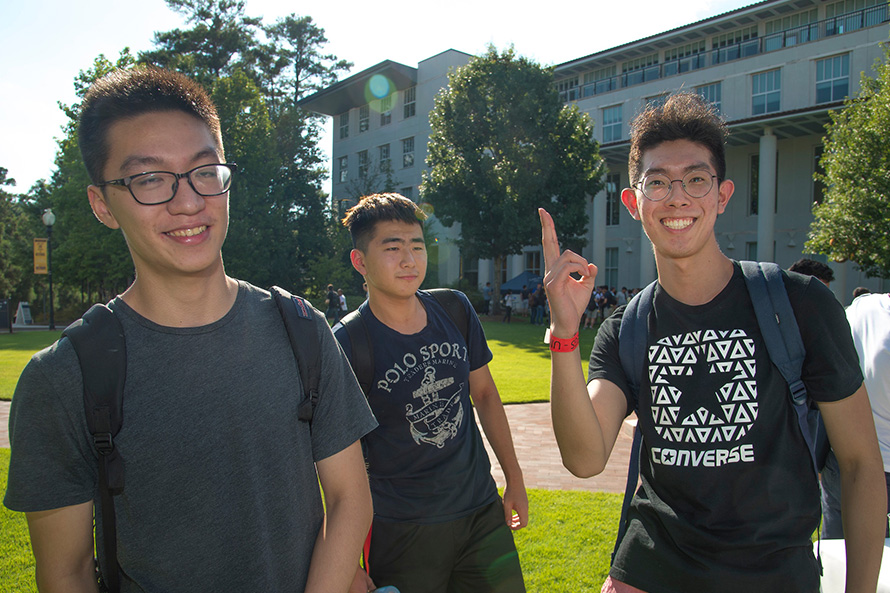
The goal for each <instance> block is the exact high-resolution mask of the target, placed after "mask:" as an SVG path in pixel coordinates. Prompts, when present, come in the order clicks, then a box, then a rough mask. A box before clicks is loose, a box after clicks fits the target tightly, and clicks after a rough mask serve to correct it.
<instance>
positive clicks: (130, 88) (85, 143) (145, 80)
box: [77, 66, 223, 183]
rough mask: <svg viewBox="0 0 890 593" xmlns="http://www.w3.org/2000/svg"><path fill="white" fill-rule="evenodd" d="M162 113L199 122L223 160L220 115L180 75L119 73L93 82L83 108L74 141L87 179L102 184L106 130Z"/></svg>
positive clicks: (151, 70)
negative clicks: (121, 121)
mask: <svg viewBox="0 0 890 593" xmlns="http://www.w3.org/2000/svg"><path fill="white" fill-rule="evenodd" d="M163 111H182V112H184V113H187V114H189V115H192V116H194V117H196V118H198V119H199V120H201V121H202V122H203V123H204V124H205V125H206V126H207V128H208V129H209V130H210V134H211V135H212V136H213V139H214V141H215V142H216V145H217V149H218V150H219V154H220V157H221V158H222V156H223V143H222V133H221V131H220V125H219V115H218V114H217V112H216V106H215V105H214V104H213V101H211V100H210V97H209V96H208V95H207V92H206V91H205V90H204V89H203V88H201V86H200V85H199V84H198V83H196V82H195V81H193V80H192V79H190V78H188V77H187V76H185V75H183V74H180V73H179V72H173V71H171V70H165V69H163V68H157V67H154V66H146V67H136V68H133V69H130V70H121V69H118V70H114V71H112V72H109V73H108V74H106V75H105V76H103V77H102V78H100V79H99V80H97V81H96V82H94V83H93V84H92V86H91V87H90V88H89V90H87V92H86V95H85V96H84V99H83V103H82V104H81V111H80V118H79V123H78V130H77V136H78V143H79V145H80V153H81V155H82V156H83V162H84V165H86V168H87V173H88V174H89V176H90V180H91V181H92V182H93V183H101V182H103V181H105V179H104V169H105V165H106V164H107V163H108V153H109V147H108V130H109V129H110V128H111V126H112V125H114V124H115V123H116V122H118V121H120V120H122V119H130V118H134V117H138V116H140V115H143V114H146V113H157V112H163Z"/></svg>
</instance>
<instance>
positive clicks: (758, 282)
mask: <svg viewBox="0 0 890 593" xmlns="http://www.w3.org/2000/svg"><path fill="white" fill-rule="evenodd" d="M739 264H740V266H741V268H742V273H743V274H744V277H745V286H746V287H747V289H748V294H749V295H750V297H751V303H752V304H753V305H754V313H755V315H756V317H757V325H758V326H759V328H760V333H761V334H762V335H763V340H764V342H765V343H766V349H767V351H768V353H769V357H770V360H771V361H772V362H773V364H775V365H776V366H777V367H778V368H779V371H780V372H781V373H782V377H784V379H785V381H786V383H787V384H788V387H789V391H790V401H791V405H792V406H793V407H794V410H795V413H796V416H797V421H798V426H799V427H800V431H801V434H802V435H803V438H804V441H806V444H807V447H808V449H809V451H810V455H809V457H810V465H811V466H812V468H813V471H815V473H816V477H817V479H818V476H819V472H820V471H821V470H822V468H823V467H824V466H825V460H826V458H827V456H828V450H829V448H830V446H829V443H828V439H827V436H826V434H825V427H824V425H823V424H822V419H821V416H820V414H819V411H818V408H816V407H815V405H813V404H811V403H810V402H809V400H808V399H807V390H806V387H805V386H804V384H803V381H802V380H801V377H800V374H801V369H802V367H803V360H804V356H805V355H806V350H805V348H804V344H803V340H802V339H801V337H800V328H799V327H798V325H797V320H796V319H795V317H794V311H793V309H792V308H791V302H790V301H789V300H788V293H787V292H786V290H785V283H784V282H783V280H782V270H781V268H780V267H779V266H778V265H776V264H774V263H758V262H750V261H742V262H739ZM656 283H657V281H656V282H652V283H651V284H649V285H648V286H646V288H644V289H643V290H642V291H640V293H639V294H637V295H636V296H635V297H634V298H632V299H631V300H630V302H629V303H628V305H627V309H625V311H624V316H623V317H622V319H621V326H620V328H619V330H618V354H619V358H620V359H621V366H622V368H623V369H624V374H625V376H626V377H627V380H628V386H629V387H630V390H631V394H632V397H633V402H634V409H635V410H636V408H637V406H638V394H639V389H640V378H641V377H642V376H643V367H644V365H645V361H646V347H647V336H648V334H649V313H650V312H651V310H652V301H653V299H654V297H655V285H656ZM642 441H643V439H642V431H641V430H640V429H639V427H638V428H637V429H635V430H634V436H633V443H632V444H631V453H630V463H629V466H628V471H627V484H626V486H625V489H624V502H623V503H622V506H621V518H620V519H619V524H618V536H617V538H616V540H615V548H614V550H613V551H612V561H614V560H615V554H616V553H617V552H618V546H619V545H620V544H621V540H622V538H623V537H624V533H625V531H626V530H627V513H628V510H629V509H630V503H631V500H632V499H633V496H634V491H635V490H636V486H637V480H638V479H639V473H640V451H641V449H642Z"/></svg>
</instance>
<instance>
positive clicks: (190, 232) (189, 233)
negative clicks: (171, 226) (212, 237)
mask: <svg viewBox="0 0 890 593" xmlns="http://www.w3.org/2000/svg"><path fill="white" fill-rule="evenodd" d="M206 230H207V225H201V226H198V227H194V228H191V229H177V230H175V231H170V232H168V233H164V234H165V235H169V236H171V237H194V236H195V235H200V234H201V233H203V232H204V231H206Z"/></svg>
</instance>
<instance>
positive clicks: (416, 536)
mask: <svg viewBox="0 0 890 593" xmlns="http://www.w3.org/2000/svg"><path fill="white" fill-rule="evenodd" d="M369 564H370V569H371V578H372V579H373V580H374V584H376V585H377V586H378V587H382V586H384V585H395V586H396V587H398V588H399V590H400V591H402V592H403V593H415V592H417V593H524V592H525V583H524V581H523V579H522V569H521V567H520V566H519V555H518V554H517V552H516V546H515V545H514V543H513V533H512V532H511V531H510V528H509V527H507V524H506V523H505V521H504V506H503V504H502V503H501V500H500V499H498V500H497V501H495V502H493V503H491V504H490V505H488V506H487V507H485V508H482V509H480V510H479V511H476V512H475V513H473V514H471V515H468V516H467V517H463V518H461V519H456V520H454V521H448V522H446V523H423V524H421V523H394V522H389V521H379V520H377V519H375V520H374V527H373V530H372V532H371V553H370V558H369Z"/></svg>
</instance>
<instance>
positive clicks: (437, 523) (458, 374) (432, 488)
mask: <svg viewBox="0 0 890 593" xmlns="http://www.w3.org/2000/svg"><path fill="white" fill-rule="evenodd" d="M424 218H426V216H425V215H424V213H423V211H422V210H421V209H420V208H418V207H417V205H416V204H414V202H412V201H411V200H409V199H407V198H405V197H403V196H401V195H398V194H377V195H372V196H367V197H365V198H362V200H361V201H360V202H359V203H358V205H356V206H355V207H353V208H351V209H350V210H349V212H348V213H347V216H346V218H345V219H344V221H343V224H344V225H345V226H347V227H348V228H349V231H350V235H352V241H353V245H354V246H355V248H354V249H353V250H352V253H351V254H350V258H351V260H352V265H353V266H354V267H355V269H356V270H357V271H358V272H359V273H360V274H361V275H362V276H363V277H364V279H365V281H366V282H367V285H368V294H369V296H368V300H367V301H366V302H364V303H362V304H361V305H360V306H359V308H358V313H359V315H360V316H361V319H360V322H361V323H362V324H363V325H364V327H365V329H366V331H367V333H368V338H369V340H370V342H371V345H372V348H371V351H372V352H373V361H374V377H373V381H372V382H371V387H370V389H369V390H368V393H367V394H366V395H367V396H368V403H369V404H370V405H371V410H372V411H373V412H374V414H375V416H376V417H377V419H378V422H379V426H378V428H377V429H376V430H374V431H372V432H371V433H370V434H368V435H367V438H365V439H364V441H363V445H364V452H365V459H366V461H367V465H368V474H369V477H370V483H371V495H372V497H373V500H374V523H373V529H372V533H371V545H370V554H369V564H370V577H371V579H373V582H374V583H376V584H377V585H381V586H382V585H395V586H397V587H398V588H399V589H400V590H401V591H403V592H405V593H411V592H412V591H415V592H423V593H452V592H455V593H456V592H463V591H466V592H468V593H469V592H472V593H520V592H524V591H525V586H524V584H523V578H522V570H521V568H520V565H519V557H518V555H517V553H516V547H515V545H514V544H513V536H512V533H511V529H514V530H515V529H520V528H522V527H524V526H525V525H526V524H527V522H528V498H527V496H526V492H525V485H524V483H523V478H522V471H521V470H520V468H519V463H518V461H517V460H516V453H515V451H514V449H513V439H512V436H511V435H510V426H509V424H508V423H507V416H506V414H505V412H504V407H503V404H502V403H501V399H500V395H499V394H498V390H497V386H496V385H495V383H494V380H493V379H492V377H491V373H490V371H489V369H488V363H489V361H491V356H492V355H491V350H489V348H488V344H487V342H486V341H485V334H484V333H483V331H482V325H481V324H480V323H479V319H478V317H477V316H476V314H475V312H474V311H473V308H472V306H471V305H470V302H469V300H467V298H466V296H464V295H463V294H462V293H455V295H456V296H457V297H458V298H459V299H460V304H461V305H462V306H463V308H464V309H465V318H466V320H467V324H468V325H467V328H466V339H465V338H464V335H462V332H461V329H460V328H458V327H457V325H456V324H455V320H454V319H452V317H451V315H450V314H449V313H448V312H446V310H445V308H444V307H443V306H442V305H441V304H440V303H439V302H438V301H437V300H436V299H435V298H433V296H432V295H430V294H429V293H428V292H426V291H423V290H420V285H421V284H422V283H423V279H424V277H425V275H426V264H427V252H426V246H425V243H424V239H423V224H422V221H423V220H424ZM334 335H335V336H336V338H337V339H338V340H339V341H340V344H341V345H342V346H343V349H344V351H345V352H346V355H347V356H348V357H349V358H350V360H353V358H354V357H353V352H354V350H355V349H358V348H367V346H366V345H365V344H352V343H351V341H350V339H349V333H348V331H347V329H346V328H345V327H344V326H343V325H338V326H335V327H334ZM474 408H475V411H476V413H477V414H478V416H479V422H480V424H481V425H482V429H483V430H484V431H485V435H486V436H487V437H488V440H489V442H490V443H491V445H492V448H493V449H494V452H495V455H496V456H497V458H498V461H499V462H500V463H501V467H502V468H503V470H504V475H505V477H506V482H507V483H506V487H505V489H504V497H503V502H502V501H501V499H500V497H499V496H498V491H497V487H496V485H495V482H494V480H493V479H492V477H491V465H490V463H489V460H488V454H487V452H486V451H485V447H484V445H483V442H482V436H481V434H480V432H479V429H478V427H477V426H476V423H475V421H474V416H473V410H474ZM357 580H358V581H359V582H357V583H355V584H354V589H353V590H359V589H361V585H362V584H364V585H365V586H368V587H369V589H368V590H370V587H373V584H374V583H372V582H369V581H366V580H364V577H363V576H362V575H361V573H359V574H357ZM363 590H364V589H363Z"/></svg>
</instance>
